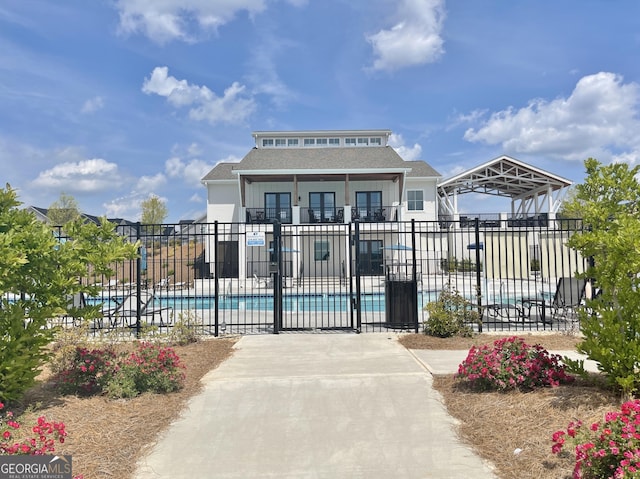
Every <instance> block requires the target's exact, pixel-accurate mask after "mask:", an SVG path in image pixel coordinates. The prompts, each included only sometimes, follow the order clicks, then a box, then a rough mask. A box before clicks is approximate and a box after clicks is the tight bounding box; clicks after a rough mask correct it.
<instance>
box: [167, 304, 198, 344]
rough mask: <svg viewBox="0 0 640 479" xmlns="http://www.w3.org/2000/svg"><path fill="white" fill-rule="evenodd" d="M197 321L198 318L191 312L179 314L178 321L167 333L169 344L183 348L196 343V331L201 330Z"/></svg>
mask: <svg viewBox="0 0 640 479" xmlns="http://www.w3.org/2000/svg"><path fill="white" fill-rule="evenodd" d="M197 320H198V317H197V316H196V315H195V314H193V313H191V312H186V313H180V314H179V315H178V320H177V321H176V322H175V324H174V325H173V327H172V328H171V330H170V331H169V333H168V340H169V343H170V344H178V345H180V346H185V345H187V344H191V343H195V342H197V341H198V331H199V329H201V326H200V325H198V324H197Z"/></svg>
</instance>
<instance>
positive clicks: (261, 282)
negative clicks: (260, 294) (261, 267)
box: [253, 273, 272, 288]
mask: <svg viewBox="0 0 640 479" xmlns="http://www.w3.org/2000/svg"><path fill="white" fill-rule="evenodd" d="M271 283H272V281H271V278H258V275H257V274H255V273H253V287H254V288H270V287H271Z"/></svg>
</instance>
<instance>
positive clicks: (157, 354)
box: [57, 343, 184, 398]
mask: <svg viewBox="0 0 640 479" xmlns="http://www.w3.org/2000/svg"><path fill="white" fill-rule="evenodd" d="M182 369H184V365H183V364H182V363H181V362H180V358H179V357H178V355H177V354H176V353H175V351H174V350H173V349H172V348H170V347H164V346H158V345H155V344H152V343H140V344H139V345H138V346H137V349H136V350H135V351H133V352H132V353H129V354H121V355H119V356H116V354H115V353H114V352H113V351H111V350H109V349H93V350H88V349H87V348H82V347H77V348H76V350H75V355H74V356H73V358H72V360H71V361H69V363H68V364H67V365H66V366H65V367H64V368H62V370H61V371H60V372H59V373H58V374H57V382H58V387H59V389H60V391H61V392H62V393H64V394H79V395H91V394H101V393H104V392H106V393H107V395H108V396H110V397H113V398H125V397H135V396H138V395H139V394H141V393H143V392H146V391H151V392H155V393H166V392H172V391H176V390H178V389H180V388H181V387H182V385H183V383H184V372H183V371H182Z"/></svg>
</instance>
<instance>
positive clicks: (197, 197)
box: [189, 193, 204, 203]
mask: <svg viewBox="0 0 640 479" xmlns="http://www.w3.org/2000/svg"><path fill="white" fill-rule="evenodd" d="M189 201H190V202H191V203H204V198H203V197H202V195H201V194H200V193H194V194H193V195H192V196H191V198H189Z"/></svg>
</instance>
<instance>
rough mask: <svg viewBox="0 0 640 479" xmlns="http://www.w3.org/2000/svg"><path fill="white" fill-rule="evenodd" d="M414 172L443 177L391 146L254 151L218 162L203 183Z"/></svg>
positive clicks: (259, 149) (265, 149)
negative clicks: (272, 173)
mask: <svg viewBox="0 0 640 479" xmlns="http://www.w3.org/2000/svg"><path fill="white" fill-rule="evenodd" d="M378 169H386V170H389V169H397V170H398V171H402V170H408V169H410V170H411V172H409V176H411V177H439V176H441V175H440V173H438V172H437V171H436V170H434V169H433V168H432V167H431V166H429V165H428V164H427V163H425V162H424V161H405V160H403V159H402V158H401V157H400V155H398V153H397V152H396V151H395V150H394V149H393V148H391V147H389V146H383V147H379V148H378V147H367V148H358V147H356V148H254V149H252V150H251V151H250V152H249V153H248V154H247V155H246V156H245V157H244V158H243V159H242V161H240V162H239V163H218V164H217V165H216V167H215V168H213V170H211V171H210V172H209V173H208V174H207V175H206V176H205V177H204V178H203V181H210V180H224V179H233V178H235V175H234V171H242V172H253V173H257V172H260V171H264V172H268V171H269V170H290V171H291V172H292V173H293V172H296V171H299V170H301V171H307V170H315V171H318V170H327V172H328V173H329V172H331V173H340V172H341V171H358V170H360V171H366V170H378Z"/></svg>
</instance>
